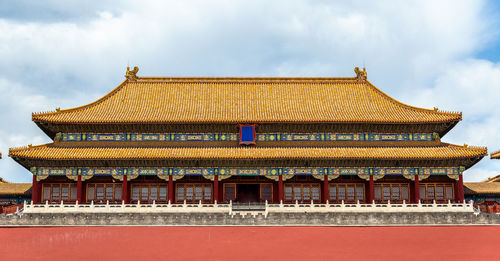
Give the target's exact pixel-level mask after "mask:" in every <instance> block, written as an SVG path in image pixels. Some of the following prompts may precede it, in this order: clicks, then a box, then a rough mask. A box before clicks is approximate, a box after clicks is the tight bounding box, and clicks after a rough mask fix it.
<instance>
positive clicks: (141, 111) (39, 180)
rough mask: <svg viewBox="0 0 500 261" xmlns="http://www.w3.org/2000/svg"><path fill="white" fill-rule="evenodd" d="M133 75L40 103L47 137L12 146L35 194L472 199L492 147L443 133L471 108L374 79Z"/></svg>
mask: <svg viewBox="0 0 500 261" xmlns="http://www.w3.org/2000/svg"><path fill="white" fill-rule="evenodd" d="M137 72H138V68H137V67H135V68H134V69H133V70H130V69H128V68H127V73H126V79H125V81H123V82H122V83H121V84H120V85H119V86H118V87H116V88H115V89H114V90H112V91H111V92H110V93H108V94H107V95H105V96H104V97H102V98H101V99H99V100H97V101H95V102H93V103H90V104H88V105H84V106H81V107H77V108H72V109H66V110H62V109H59V108H58V109H56V111H52V112H42V113H34V114H33V115H32V120H33V121H34V122H35V123H36V124H37V126H38V127H40V129H42V130H43V131H44V132H45V133H46V134H47V135H48V136H49V137H50V138H51V139H53V142H52V143H49V144H44V145H36V146H32V145H29V146H26V147H21V148H12V149H10V150H9V156H10V157H12V158H13V159H14V160H15V161H16V162H18V163H19V164H21V165H22V166H23V167H25V168H26V169H27V170H29V171H30V172H31V173H32V174H33V188H32V200H33V202H34V203H35V204H36V203H42V202H49V203H59V202H60V201H64V202H76V201H78V202H79V203H90V202H94V203H95V204H99V203H106V202H109V203H121V202H122V201H124V202H125V203H137V202H140V203H145V204H148V203H152V202H153V201H154V202H156V203H161V202H164V203H165V202H168V201H170V202H171V203H172V204H175V203H183V202H192V203H194V202H195V203H198V202H204V203H212V202H215V201H216V202H219V203H227V202H233V203H245V202H266V201H267V202H270V203H278V202H293V203H295V202H298V203H311V201H312V202H317V203H326V202H329V203H340V202H346V203H348V202H352V203H355V202H361V203H364V202H369V203H371V202H376V203H385V202H389V201H390V202H391V203H392V202H395V203H397V202H403V201H405V202H418V201H419V200H420V201H422V202H433V201H434V200H435V201H436V202H448V201H452V202H463V200H464V186H463V179H462V175H463V173H464V171H465V170H466V169H468V168H470V167H471V166H473V165H474V164H475V163H477V162H478V161H479V160H480V159H481V158H483V157H484V156H485V155H487V151H486V148H483V147H472V146H467V145H463V146H462V145H453V144H448V143H444V142H441V140H440V139H441V137H443V136H444V135H445V134H446V133H447V132H448V131H450V130H451V129H452V128H453V127H454V126H455V125H456V124H457V123H458V122H459V121H460V120H461V119H462V114H461V113H456V112H445V111H440V110H438V109H437V108H434V109H431V110H429V109H421V108H416V107H412V106H409V105H406V104H403V103H401V102H398V101H396V100H394V99H393V98H391V97H389V96H388V95H387V94H385V93H383V92H382V91H380V90H379V89H377V88H376V87H375V86H374V85H373V84H372V83H370V82H369V81H368V80H367V74H366V70H364V69H363V70H359V69H358V68H355V72H356V76H355V77H344V78H233V77H217V78H187V77H186V78H181V77H139V76H137Z"/></svg>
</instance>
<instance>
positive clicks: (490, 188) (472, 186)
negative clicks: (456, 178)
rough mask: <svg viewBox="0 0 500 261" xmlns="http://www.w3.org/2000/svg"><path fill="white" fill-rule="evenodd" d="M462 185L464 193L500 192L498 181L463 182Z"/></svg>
mask: <svg viewBox="0 0 500 261" xmlns="http://www.w3.org/2000/svg"><path fill="white" fill-rule="evenodd" d="M464 187H466V188H467V189H468V190H469V191H467V190H466V194H500V182H491V183H485V182H465V183H464ZM467 192H468V193H467Z"/></svg>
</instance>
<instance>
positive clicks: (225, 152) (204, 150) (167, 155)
mask: <svg viewBox="0 0 500 261" xmlns="http://www.w3.org/2000/svg"><path fill="white" fill-rule="evenodd" d="M486 155H487V150H486V148H483V147H470V146H458V145H452V144H446V143H442V144H441V145H439V146H426V147H312V148H311V147H189V148H188V147H58V146H55V145H54V143H51V144H45V145H39V146H28V147H22V148H14V149H10V151H9V156H11V157H13V158H25V159H47V160H106V159H120V160H123V159H125V160H126V159H403V160H404V159H457V158H475V157H483V156H486Z"/></svg>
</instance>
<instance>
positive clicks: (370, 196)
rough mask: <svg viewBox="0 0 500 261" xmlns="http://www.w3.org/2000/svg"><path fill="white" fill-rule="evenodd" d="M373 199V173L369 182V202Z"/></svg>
mask: <svg viewBox="0 0 500 261" xmlns="http://www.w3.org/2000/svg"><path fill="white" fill-rule="evenodd" d="M373 200H375V190H374V189H373V175H370V180H369V182H368V203H372V202H373Z"/></svg>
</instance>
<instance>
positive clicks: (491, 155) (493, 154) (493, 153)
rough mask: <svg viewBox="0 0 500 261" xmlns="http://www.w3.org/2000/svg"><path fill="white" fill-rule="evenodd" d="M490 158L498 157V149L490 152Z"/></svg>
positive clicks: (499, 154)
mask: <svg viewBox="0 0 500 261" xmlns="http://www.w3.org/2000/svg"><path fill="white" fill-rule="evenodd" d="M490 159H500V150H497V151H494V152H492V153H491V154H490Z"/></svg>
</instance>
